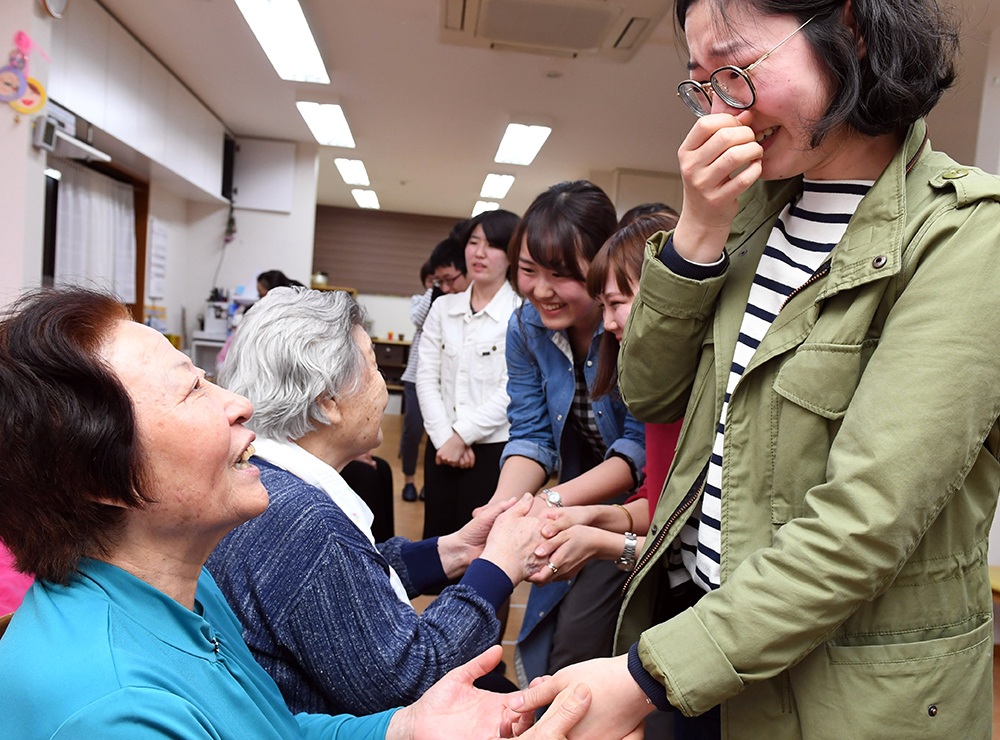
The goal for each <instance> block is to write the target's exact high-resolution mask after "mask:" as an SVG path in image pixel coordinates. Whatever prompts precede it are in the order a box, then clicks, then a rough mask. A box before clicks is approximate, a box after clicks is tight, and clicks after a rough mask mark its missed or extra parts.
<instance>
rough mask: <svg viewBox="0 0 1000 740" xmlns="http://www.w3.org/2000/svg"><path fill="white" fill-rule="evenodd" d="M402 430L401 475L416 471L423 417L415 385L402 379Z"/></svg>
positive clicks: (400, 448) (422, 432)
mask: <svg viewBox="0 0 1000 740" xmlns="http://www.w3.org/2000/svg"><path fill="white" fill-rule="evenodd" d="M403 407H404V410H403V432H402V434H401V435H400V437H399V456H400V457H401V458H403V475H413V474H414V473H416V472H417V455H419V454H420V440H421V439H423V437H424V417H423V415H422V414H421V413H420V401H419V400H417V386H416V385H415V384H414V383H411V382H409V381H408V380H404V381H403Z"/></svg>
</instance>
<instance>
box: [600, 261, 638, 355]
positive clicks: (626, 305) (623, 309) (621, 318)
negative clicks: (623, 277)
mask: <svg viewBox="0 0 1000 740" xmlns="http://www.w3.org/2000/svg"><path fill="white" fill-rule="evenodd" d="M638 290H639V284H638V283H631V282H630V284H629V291H628V292H629V295H625V293H624V292H622V289H621V288H620V287H619V286H618V280H617V279H616V278H615V276H614V274H613V273H611V274H609V275H608V281H607V283H605V284H604V290H603V291H602V292H601V295H600V302H601V306H602V308H603V312H604V313H603V316H604V331H606V332H610V333H611V334H613V335H614V337H615V339H617V340H618V341H619V342H620V341H621V340H622V336H623V335H624V334H625V322H626V321H628V315H629V312H630V311H631V310H632V302H633V301H634V300H635V294H636V292H637V291H638Z"/></svg>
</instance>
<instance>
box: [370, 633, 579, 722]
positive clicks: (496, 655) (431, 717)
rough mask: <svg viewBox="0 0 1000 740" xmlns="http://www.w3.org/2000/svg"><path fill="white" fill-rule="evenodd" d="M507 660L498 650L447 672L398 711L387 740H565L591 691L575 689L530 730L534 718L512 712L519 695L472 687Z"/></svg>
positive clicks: (491, 650) (394, 716)
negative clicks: (520, 739) (513, 699)
mask: <svg viewBox="0 0 1000 740" xmlns="http://www.w3.org/2000/svg"><path fill="white" fill-rule="evenodd" d="M502 654H503V651H502V650H501V648H500V646H499V645H494V646H493V647H491V648H490V649H489V650H487V651H486V652H484V653H483V654H482V655H479V656H478V657H476V658H473V659H472V660H471V661H469V662H468V663H466V664H465V665H462V666H459V667H458V668H456V669H454V670H452V671H449V672H448V673H447V674H446V675H445V676H444V678H442V679H441V680H440V681H438V682H437V683H436V684H434V685H433V686H431V688H430V689H428V690H427V692H426V693H425V694H424V695H423V696H422V697H420V699H418V700H417V701H416V702H415V703H414V704H411V705H410V706H408V707H405V708H403V709H400V710H399V711H398V712H396V713H395V714H394V715H393V716H392V719H391V720H390V721H389V728H388V730H387V732H386V740H449V739H450V738H465V739H467V740H496V739H497V738H512V737H517V736H520V737H523V738H524V739H525V740H565V738H566V737H567V735H568V733H569V731H570V730H571V729H572V728H573V727H574V726H575V725H576V724H577V723H579V722H580V720H581V719H582V718H583V717H584V715H585V714H586V712H587V709H588V708H589V706H590V703H591V701H592V697H591V695H590V690H589V689H588V688H587V687H586V686H584V685H579V686H574V687H572V688H571V689H570V690H568V691H567V694H566V696H565V697H564V698H563V699H561V700H560V704H559V706H558V707H557V708H554V709H553V710H552V711H550V712H547V713H546V716H545V717H544V718H543V719H542V720H540V721H539V723H538V726H537V727H534V728H532V727H531V723H532V719H533V713H532V712H531V711H523V712H518V711H514V710H511V709H509V708H508V702H509V700H510V698H511V697H512V696H516V694H494V693H491V692H489V691H483V690H481V689H477V688H476V687H475V686H473V681H475V680H476V679H477V678H480V677H482V676H485V675H486V674H487V673H489V672H490V671H491V670H493V669H494V668H496V666H497V665H498V664H499V662H500V657H501V655H502Z"/></svg>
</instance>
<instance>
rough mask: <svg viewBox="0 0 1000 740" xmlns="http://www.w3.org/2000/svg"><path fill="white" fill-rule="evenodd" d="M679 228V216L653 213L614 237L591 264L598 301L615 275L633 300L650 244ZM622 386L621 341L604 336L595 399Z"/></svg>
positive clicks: (592, 391)
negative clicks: (653, 238)
mask: <svg viewBox="0 0 1000 740" xmlns="http://www.w3.org/2000/svg"><path fill="white" fill-rule="evenodd" d="M675 226H677V214H675V213H667V212H663V213H652V214H649V215H648V216H643V217H641V218H637V219H636V220H635V221H633V222H632V223H629V224H626V225H625V226H623V227H622V228H620V229H619V230H618V231H616V232H615V233H614V234H612V235H611V238H609V239H608V240H607V241H606V242H604V246H603V247H601V249H600V251H599V252H598V253H597V255H596V256H595V257H594V260H593V261H592V262H591V263H590V272H588V273H587V292H588V293H590V295H591V296H592V297H594V298H598V297H599V296H600V295H601V293H603V292H604V287H605V286H606V285H607V283H608V276H609V275H614V278H615V282H616V283H618V289H619V290H620V291H621V292H622V295H624V296H626V297H627V298H631V297H632V295H633V293H632V287H631V285H630V283H632V282H638V280H639V274H640V273H641V272H642V258H643V254H644V252H645V248H646V240H647V239H649V238H650V237H651V236H653V234H656V233H657V232H660V231H670V230H671V229H673V228H674V227H675ZM617 385H618V340H617V339H615V337H614V335H613V334H611V333H610V332H607V331H606V332H604V334H603V335H602V336H601V346H600V349H599V350H598V355H597V374H596V376H595V377H594V387H593V388H591V389H590V396H591V398H600V397H601V396H605V395H607V394H608V393H611V391H613V390H614V389H615V387H616V386H617Z"/></svg>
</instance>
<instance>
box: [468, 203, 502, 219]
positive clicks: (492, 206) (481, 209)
mask: <svg viewBox="0 0 1000 740" xmlns="http://www.w3.org/2000/svg"><path fill="white" fill-rule="evenodd" d="M499 208H500V204H499V203H491V202H490V201H488V200H477V201H476V205H475V207H474V208H473V209H472V217H473V218H475V217H476V216H478V215H479V214H480V213H485V212H486V211H496V210H499Z"/></svg>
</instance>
